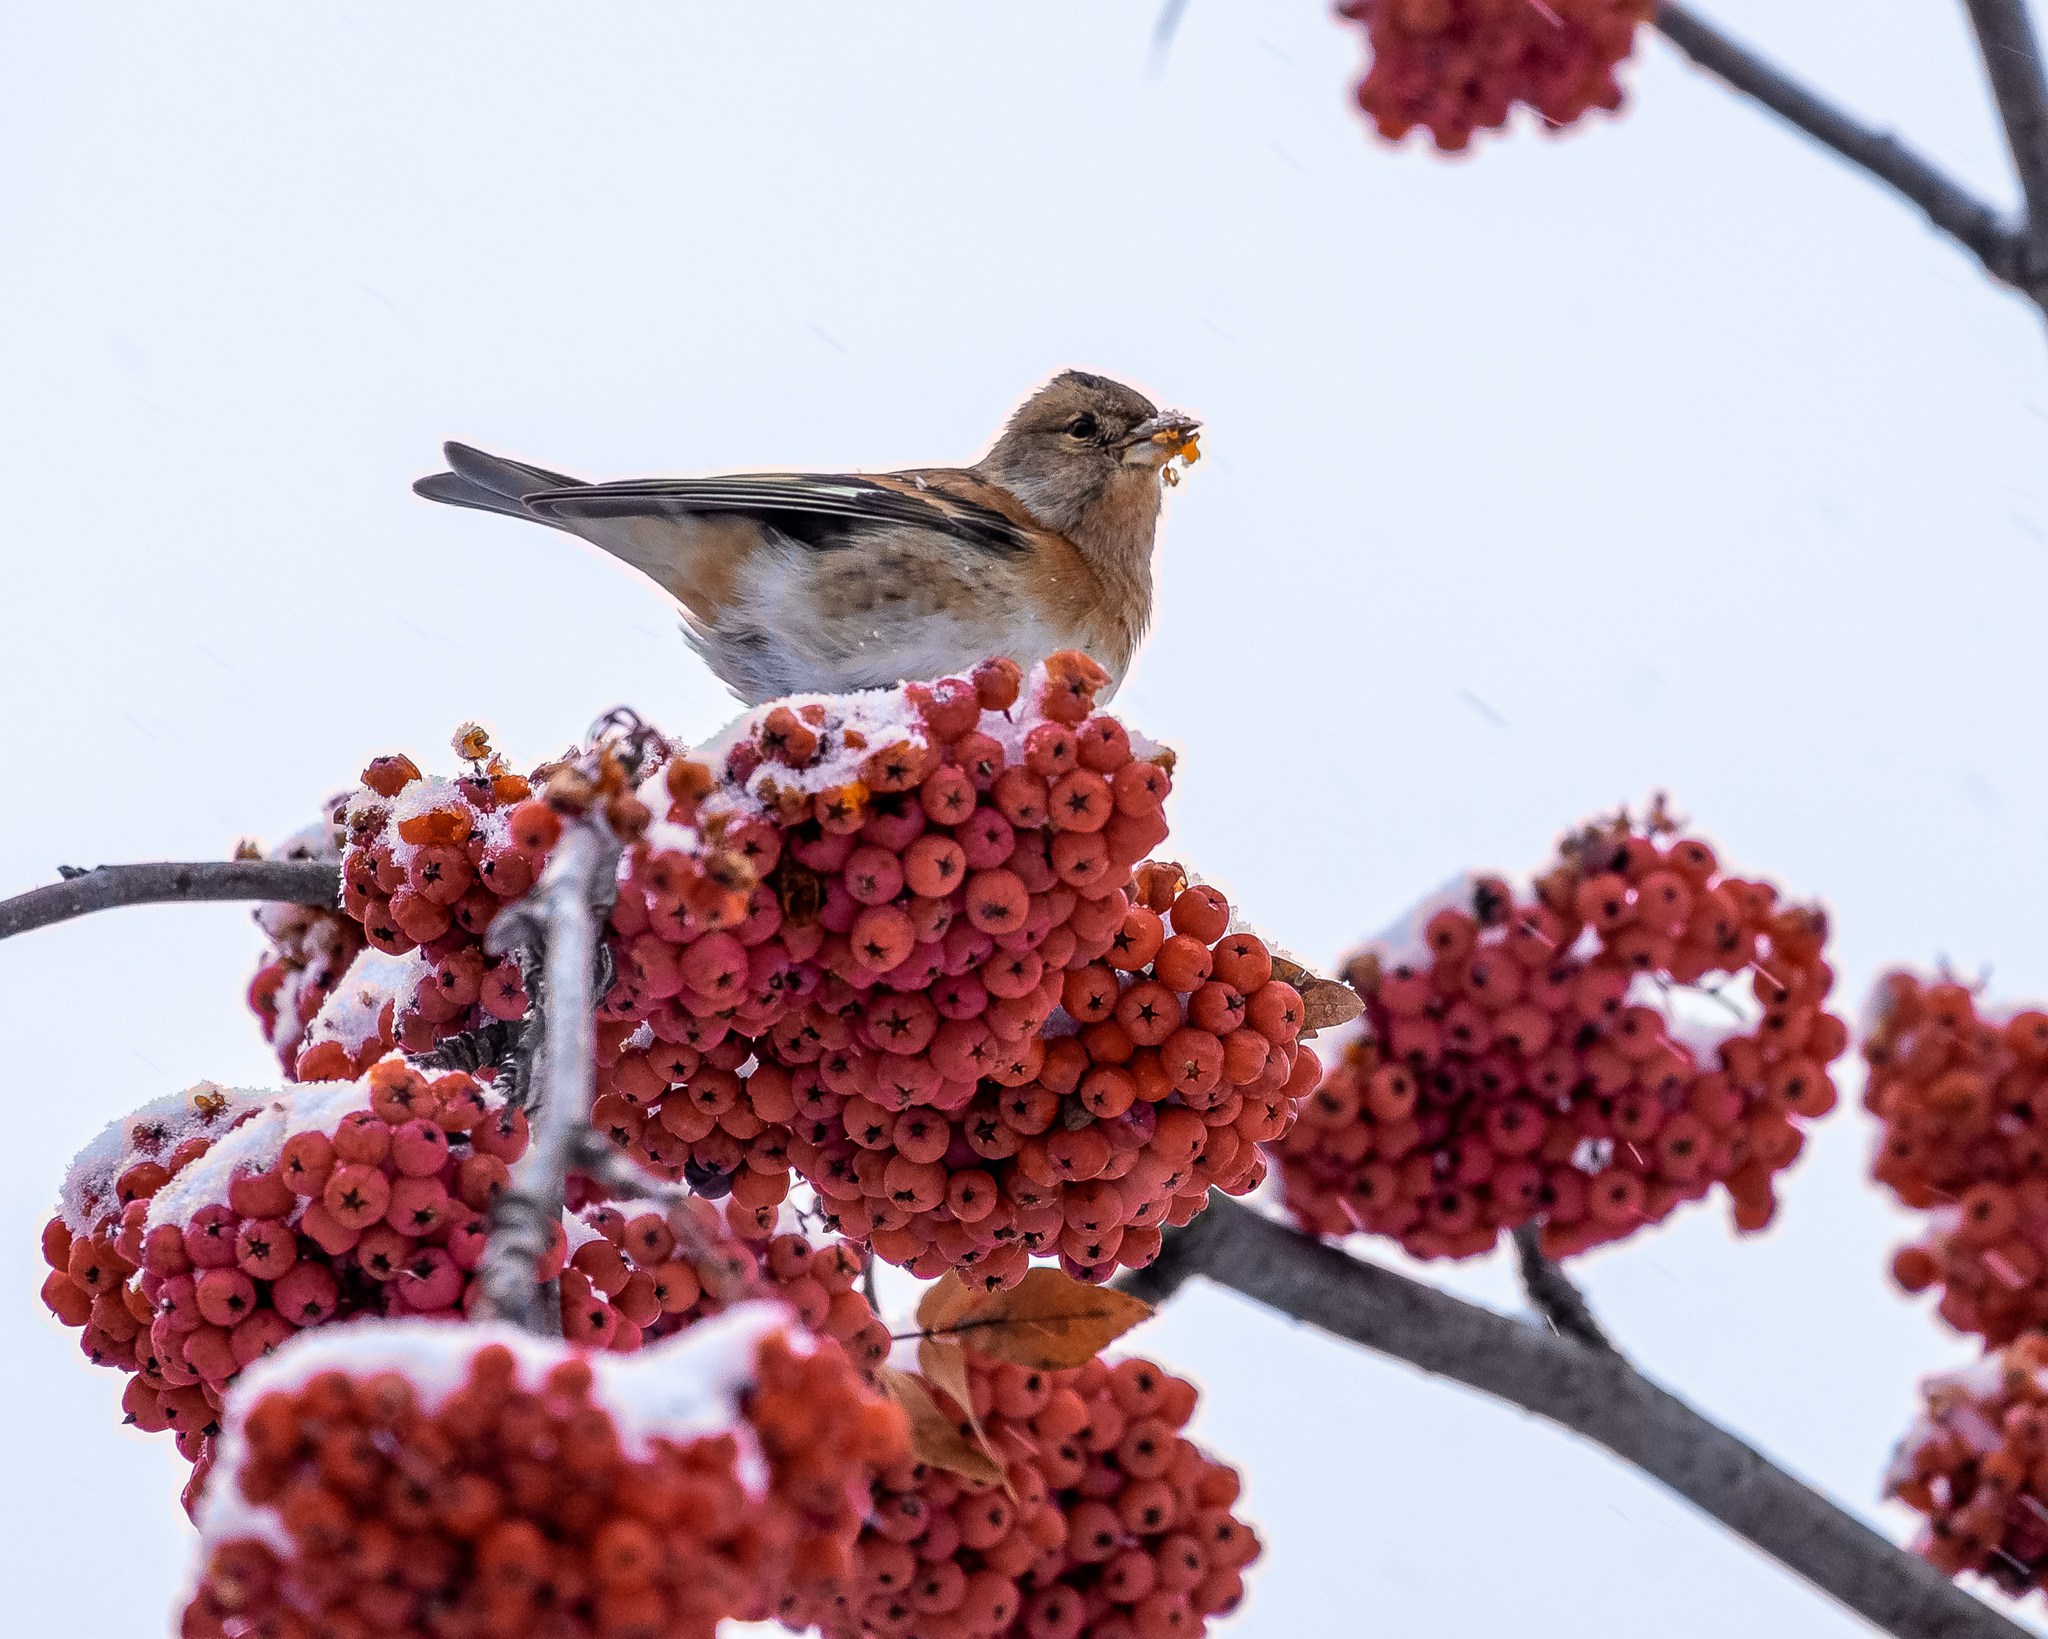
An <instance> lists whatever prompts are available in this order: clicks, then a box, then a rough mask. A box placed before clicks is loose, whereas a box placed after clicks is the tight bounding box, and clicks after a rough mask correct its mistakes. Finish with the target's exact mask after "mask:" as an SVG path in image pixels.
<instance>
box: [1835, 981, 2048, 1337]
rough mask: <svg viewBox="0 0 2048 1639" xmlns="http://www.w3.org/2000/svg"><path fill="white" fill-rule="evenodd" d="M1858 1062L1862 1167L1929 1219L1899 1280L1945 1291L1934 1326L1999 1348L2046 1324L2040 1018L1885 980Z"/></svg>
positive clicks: (2046, 1050)
mask: <svg viewBox="0 0 2048 1639" xmlns="http://www.w3.org/2000/svg"><path fill="white" fill-rule="evenodd" d="M1863 1056H1864V1058H1865V1059H1867V1060H1868V1061H1869V1064H1870V1075H1869V1078H1868V1080H1867V1081H1866V1083H1865V1086H1864V1094H1863V1102H1864V1105H1865V1107H1866V1108H1867V1109H1869V1110H1870V1112H1871V1113H1872V1114H1873V1115H1875V1116H1876V1117H1877V1118H1878V1120H1879V1121H1880V1122H1881V1123H1883V1136H1882V1137H1881V1139H1880V1141H1879V1144H1878V1149H1877V1155H1876V1159H1875V1160H1874V1162H1873V1163H1872V1167H1871V1171H1872V1173H1873V1175H1874V1176H1875V1177H1876V1179H1877V1181H1878V1182H1879V1183H1881V1184H1884V1185H1886V1186H1888V1187H1889V1188H1890V1189H1891V1190H1892V1192H1893V1193H1894V1194H1896V1195H1897V1196H1898V1198H1899V1200H1900V1201H1901V1202H1903V1203H1904V1204H1905V1205H1907V1206H1909V1207H1915V1208H1920V1209H1923V1210H1930V1216H1931V1222H1930V1227H1929V1230H1928V1233H1927V1235H1926V1237H1925V1238H1924V1239H1923V1240H1922V1241H1921V1242H1920V1243H1919V1244H1918V1245H1915V1246H1909V1247H1906V1248H1905V1249H1903V1250H1902V1251H1901V1252H1899V1254H1898V1255H1897V1256H1896V1257H1895V1258H1894V1259H1893V1260H1892V1274H1893V1276H1894V1278H1896V1279H1897V1281H1898V1282H1899V1284H1900V1285H1901V1286H1903V1287H1904V1288H1905V1289H1906V1290H1907V1291H1909V1292H1920V1291H1924V1290H1926V1289H1927V1288H1928V1287H1930V1286H1939V1287H1941V1288H1942V1295H1941V1302H1940V1306H1939V1312H1940V1314H1941V1317H1942V1319H1944V1320H1945V1321H1947V1322H1948V1323H1949V1324H1950V1325H1951V1326H1953V1327H1955V1329H1956V1330H1957V1331H1959V1332H1974V1333H1978V1334H1980V1335H1982V1336H1983V1337H1984V1338H1985V1339H1986V1340H1987V1341H1988V1342H1990V1343H1991V1344H1992V1345H1993V1346H1994V1347H1995V1346H1997V1345H2000V1344H2004V1343H2008V1342H2010V1341H2012V1339H2014V1338H2015V1337H2018V1336H2019V1335H2020V1334H2021V1333H2022V1332H2026V1331H2030V1330H2032V1329H2034V1328H2036V1327H2040V1326H2043V1325H2048V1013H2044V1012H2040V1011H2037V1010H2028V1011H2025V1012H2016V1013H2013V1014H2011V1015H2010V1016H2008V1017H2004V1018H1998V1017H1987V1016H1986V1015H1985V1014H1983V1013H1982V1012H1980V1011H1979V1009H1978V1006H1977V1001H1976V998H1975V997H1974V996H1973V995H1972V994H1971V992H1970V990H1969V989H1968V988H1967V987H1966V986H1963V985H1960V984H1957V983H1955V982H1953V981H1952V980H1940V981H1937V982H1935V983H1926V982H1923V981H1922V980H1920V979H1917V978H1915V977H1914V976H1913V975H1912V974H1909V973H1893V974H1889V975H1887V976H1886V977H1885V978H1884V979H1883V980H1882V981H1881V982H1880V984H1879V985H1878V988H1877V994H1876V997H1875V999H1874V1003H1873V1006H1872V1008H1871V1024H1870V1029H1869V1032H1868V1034H1867V1036H1866V1038H1865V1041H1864V1044H1863Z"/></svg>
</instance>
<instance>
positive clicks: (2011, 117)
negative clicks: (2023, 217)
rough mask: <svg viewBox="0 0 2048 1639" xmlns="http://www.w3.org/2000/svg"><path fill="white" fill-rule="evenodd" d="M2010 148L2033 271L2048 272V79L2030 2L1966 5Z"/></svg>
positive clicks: (1989, 0) (1994, 0) (1986, 0)
mask: <svg viewBox="0 0 2048 1639" xmlns="http://www.w3.org/2000/svg"><path fill="white" fill-rule="evenodd" d="M1964 4H1965V5H1966V6H1967V7H1968V8H1969V12H1970V26H1971V27H1972V28H1973V29H1975V30H1976V34H1977V49H1978V50H1979V51H1980V52H1981V53H1983V57H1984V73H1985V76H1986V78H1988V79H1989V80H1990V81H1991V95H1992V96H1993V97H1994V98H1995V99H1996V100H1997V103H1998V117H1999V120H2000V122H2001V123H2002V124H2003V125H2004V126H2005V143H2006V147H2007V148H2008V149H2010V150H2011V152H2012V166H2013V169H2014V170H2015V171H2016V172H2018V173H2019V179H2020V187H2021V188H2022V189H2023V190H2024V191H2025V193H2026V196H2027V234H2026V237H2027V240H2028V247H2027V248H2028V252H2029V254H2028V257H2027V261H2028V264H2029V267H2030V269H2032V270H2041V269H2044V268H2048V78H2043V76H2042V72H2041V47H2040V43H2039V42H2038V41H2037V40H2036V39H2035V37H2034V23H2033V19H2032V18H2031V17H2029V16H2028V15H2027V6H2026V0H1964Z"/></svg>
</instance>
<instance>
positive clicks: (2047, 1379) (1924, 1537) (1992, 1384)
mask: <svg viewBox="0 0 2048 1639" xmlns="http://www.w3.org/2000/svg"><path fill="white" fill-rule="evenodd" d="M1920 1394H1921V1400H1922V1403H1923V1406H1924V1408H1925V1409H1924V1410H1923V1412H1922V1414H1921V1417H1920V1419H1919V1421H1917V1422H1916V1423H1915V1424H1914V1425H1913V1427H1912V1428H1911V1429H1909V1430H1908V1431H1907V1433H1906V1436H1905V1438H1904V1439H1902V1440H1901V1441H1900V1442H1899V1444H1898V1448H1897V1450H1896V1451H1895V1452H1894V1453H1893V1455H1892V1461H1891V1467H1890V1469H1889V1471H1888V1472H1887V1473H1886V1475H1885V1483H1884V1490H1885V1495H1886V1496H1887V1497H1895V1498H1897V1499H1898V1500H1899V1501H1900V1502H1903V1503H1905V1504H1906V1506H1907V1507H1909V1508H1911V1509H1913V1510H1914V1511H1915V1512H1917V1513H1919V1514H1922V1515H1924V1516H1925V1517H1926V1520H1927V1523H1926V1525H1925V1527H1924V1528H1923V1529H1922V1530H1921V1532H1920V1535H1919V1537H1918V1538H1917V1539H1916V1540H1915V1542H1914V1544H1913V1547H1914V1551H1915V1552H1917V1553H1919V1554H1920V1555H1921V1556H1922V1557H1923V1558H1925V1559H1926V1560H1927V1561H1928V1562H1929V1563H1930V1564H1932V1565H1933V1566H1935V1568H1936V1569H1938V1570H1940V1571H1941V1572H1943V1573H1944V1574H1945V1575H1948V1576H1960V1575H1962V1574H1963V1573H1964V1572H1966V1571H1969V1572H1975V1573H1976V1574H1977V1575H1980V1576H1983V1577H1986V1578H1988V1579H1989V1580H1990V1581H1992V1582H1994V1583H1995V1584H1997V1586H1998V1587H1999V1589H2000V1590H2001V1591H2002V1592H2004V1593H2005V1594H2007V1595H2008V1596H2009V1597H2011V1598H2015V1599H2017V1598H2018V1597H2019V1596H2020V1595H2022V1594H2024V1593H2026V1592H2028V1591H2029V1590H2030V1589H2035V1588H2040V1587H2042V1586H2044V1580H2043V1578H2044V1574H2048V1336H2043V1335H2042V1334H2041V1333H2039V1332H2030V1333H2028V1334H2027V1335H2025V1336H2023V1337H2021V1338H2020V1339H2019V1340H2018V1341H2017V1342H2015V1343H2014V1344H2013V1345H2012V1346H2011V1347H2010V1348H2008V1349H2006V1350H2004V1351H2003V1352H2002V1353H1999V1354H1994V1355H1989V1356H1987V1357H1986V1358H1985V1359H1983V1360H1981V1361H1979V1362H1978V1363H1977V1364H1976V1365H1974V1366H1970V1367H1968V1368H1966V1369H1964V1370H1962V1371H1958V1372H1944V1373H1942V1374H1940V1375H1938V1376H1934V1377H1929V1378H1926V1379H1924V1380H1923V1381H1922V1383H1921V1385H1920Z"/></svg>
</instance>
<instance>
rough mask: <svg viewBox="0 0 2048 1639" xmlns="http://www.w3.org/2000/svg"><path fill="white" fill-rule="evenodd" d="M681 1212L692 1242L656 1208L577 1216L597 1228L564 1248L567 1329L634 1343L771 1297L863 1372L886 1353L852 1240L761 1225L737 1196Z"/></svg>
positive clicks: (616, 1343) (575, 1334)
mask: <svg viewBox="0 0 2048 1639" xmlns="http://www.w3.org/2000/svg"><path fill="white" fill-rule="evenodd" d="M684 1211H685V1212H686V1214H687V1222H686V1224H685V1232H686V1236H687V1239H688V1242H689V1244H685V1243H684V1241H683V1240H679V1239H678V1237H677V1234H676V1230H675V1227H674V1225H673V1223H672V1222H671V1220H670V1219H669V1218H667V1217H664V1216H663V1215H662V1214H660V1213H658V1212H640V1213H637V1214H629V1213H628V1212H626V1211H622V1210H621V1209H620V1208H618V1207H616V1206H612V1205H608V1204H606V1205H598V1206H593V1207H590V1208H588V1209H587V1210H586V1211H585V1212H584V1213H583V1215H582V1217H581V1218H580V1219H579V1220H578V1223H579V1224H580V1225H582V1226H585V1228H587V1230H594V1231H595V1232H596V1233H595V1235H594V1236H593V1237H592V1238H590V1239H586V1240H583V1241H582V1243H581V1244H580V1245H578V1246H577V1247H576V1249H575V1250H574V1251H573V1252H571V1253H570V1255H569V1267H568V1268H567V1269H565V1270H563V1271H562V1334H563V1336H564V1337H566V1338H568V1340H569V1341H570V1342H572V1343H580V1344H583V1345H584V1346H585V1347H598V1346H600V1345H601V1346H605V1347H609V1348H614V1349H622V1350H631V1349H634V1348H638V1347H639V1346H640V1345H641V1344H642V1343H643V1342H653V1341H654V1340H656V1339H659V1338H664V1337H670V1336H673V1335H674V1334H675V1333H677V1332H680V1331H684V1330H686V1329H688V1328H689V1327H691V1326H694V1325H695V1324H697V1322H698V1321H700V1320H704V1319H706V1318H708V1317H710V1316H712V1315H716V1314H719V1313H721V1312H723V1311H724V1310H725V1309H726V1308H727V1307H728V1306H730V1305H731V1304H734V1303H737V1302H740V1301H742V1300H744V1299H749V1298H763V1297H769V1298H775V1299H778V1300H780V1301H781V1302H783V1303H785V1304H787V1305H788V1306H789V1307H790V1308H791V1309H793V1310H794V1311H795V1312H796V1318H797V1320H798V1321H799V1322H800V1323H801V1324H802V1325H803V1326H804V1328H805V1329H806V1330H808V1331H812V1332H816V1333H817V1334H818V1335H819V1336H821V1337H829V1338H832V1339H833V1340H834V1341H835V1342H837V1343H839V1344H840V1345H841V1346H842V1347H843V1348H844V1349H845V1350H846V1352H847V1355H848V1356H849V1357H850V1358H851V1359H852V1360H853V1361H854V1363H855V1365H856V1366H858V1367H859V1368H860V1369H861V1370H862V1371H864V1372H872V1371H874V1370H875V1369H876V1368H877V1367H878V1366H880V1365H881V1363H882V1362H883V1361H884V1360H885V1359H887V1358H888V1354H889V1329H888V1328H887V1327H886V1326H884V1325H883V1324H882V1323H881V1322H880V1321H879V1320H877V1319H876V1318H875V1313H874V1311H873V1310H872V1309H870V1308H869V1307H868V1302H867V1299H866V1298H864V1297H863V1296H861V1294H860V1292H859V1290H858V1289H857V1288H858V1283H859V1280H860V1276H861V1270H862V1267H863V1266H862V1258H861V1249H860V1248H859V1247H858V1246H855V1245H853V1244H851V1243H850V1242H846V1241H834V1242H831V1243H829V1244H826V1245H822V1246H815V1247H814V1246H813V1245H812V1244H811V1242H810V1240H809V1239H808V1238H807V1237H805V1236H804V1235H803V1234H801V1233H798V1232H797V1231H796V1230H794V1229H790V1228H783V1229H781V1231H780V1233H776V1232H773V1230H771V1231H770V1232H769V1233H766V1234H764V1233H763V1232H762V1227H761V1225H760V1224H759V1222H758V1220H757V1219H756V1217H755V1215H754V1214H753V1213H752V1212H751V1211H749V1210H748V1209H746V1208H743V1207H741V1206H739V1205H738V1203H737V1202H728V1203H727V1205H726V1216H725V1217H724V1218H722V1217H721V1216H720V1214H719V1210H718V1208H717V1207H716V1206H714V1205H713V1204H712V1203H711V1202H709V1201H704V1200H696V1201H691V1202H689V1203H688V1204H687V1206H686V1207H685V1208H684ZM728 1219H729V1220H730V1224H728V1222H727V1220H728ZM777 1227H778V1228H779V1227H780V1226H779V1224H778V1225H777ZM582 1232H583V1231H582V1230H579V1233H582Z"/></svg>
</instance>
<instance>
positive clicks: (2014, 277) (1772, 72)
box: [1656, 0, 2048, 305]
mask: <svg viewBox="0 0 2048 1639" xmlns="http://www.w3.org/2000/svg"><path fill="white" fill-rule="evenodd" d="M1970 4H1971V6H1972V9H1973V10H1978V9H1984V10H2001V11H2003V10H2012V11H2018V10H2019V9H2020V6H2021V0H1970ZM2022 15H2024V14H2022ZM1656 28H1657V30H1658V32H1659V33H1661V34H1662V35H1663V36H1664V37H1665V38H1666V39H1667V40H1669V41H1670V42H1671V43H1672V44H1673V45H1674V46H1676V47H1677V48H1678V49H1679V50H1680V51H1682V52H1683V53H1684V54H1685V55H1686V56H1687V57H1689V58H1691V59H1692V61H1693V62H1694V63H1695V64H1697V65H1698V66H1699V67H1701V68H1703V69H1705V70H1706V71H1707V72H1708V73H1709V74H1712V75H1714V76H1715V77H1716V78H1718V79H1720V80H1723V81H1725V82H1726V83H1727V84H1728V85H1729V86H1730V87H1731V88H1733V89H1734V90H1736V91H1740V92H1741V93H1743V94H1744V95H1745V96H1748V97H1753V98H1755V99H1756V101H1758V102H1760V103H1762V104H1763V105H1764V106H1765V107H1766V108H1768V109H1770V110H1771V112H1772V113H1774V114H1777V115H1778V116H1779V117H1780V118H1782V119H1784V120H1787V121H1789V122H1790V123H1791V124H1793V125H1796V126H1797V127H1798V128H1799V129H1800V130H1802V131H1804V132H1805V133H1806V134H1807V135H1808V136H1810V137H1812V138H1814V139H1815V140H1816V141H1818V142H1821V143H1823V144H1825V145H1826V146H1827V147H1829V148H1832V149H1833V150H1834V151H1835V152H1836V153H1837V154H1839V155H1841V156H1842V158H1844V159H1846V160H1848V161H1849V163H1850V164H1852V165H1856V166H1859V167H1861V168H1862V169H1863V170H1865V171H1867V172H1869V173H1870V175H1872V176H1874V177H1876V178H1877V180H1878V181H1880V182H1882V183H1885V184H1886V185H1887V186H1889V187H1891V188H1892V189H1894V190H1896V191H1897V192H1898V193H1900V194H1903V195H1904V196H1905V197H1906V198H1907V199H1908V200H1910V201H1911V202H1912V203H1913V204H1915V205H1918V206H1919V207H1920V209H1922V210H1923V211H1925V212H1926V213H1927V218H1928V220H1929V221H1931V222H1932V223H1933V224H1934V225H1935V226H1936V227H1937V228H1939V229H1941V231H1942V232H1943V233H1946V234H1948V235H1949V236H1950V237H1951V238H1952V239H1954V240H1955V241H1956V242H1957V243H1958V244H1960V245H1961V246H1962V247H1963V248H1964V249H1965V250H1967V251H1969V252H1970V254H1971V255H1973V256H1975V257H1976V258H1977V260H1978V261H1979V262H1981V263H1983V265H1984V270H1985V271H1986V272H1987V273H1989V274H1990V275H1991V277H1992V278H1994V279H1996V280H1998V281H1999V282H2000V283H2001V284H2007V285H2011V286H2012V287H2013V288H2014V289H2016V290H2019V291H2021V292H2023V293H2024V294H2025V295H2027V296H2028V297H2030V298H2031V299H2032V300H2033V301H2034V302H2035V303H2036V304H2037V305H2038V304H2041V303H2043V302H2044V301H2048V265H2043V264H2042V263H2041V262H2040V261H2037V260H2036V259H2034V258H2031V257H2029V256H2028V254H2027V244H2026V240H2025V238H2024V237H2023V236H2022V235H2021V234H2020V233H2019V232H2017V231H2015V229H2014V228H2013V227H2012V226H2011V225H2010V224H2009V223H2008V222H2006V220H2005V219H2004V218H2003V217H2002V216H2001V215H2000V214H1999V213H1998V212H1997V211H1995V210H1993V209H1992V208H1991V207H1990V206H1989V205H1987V204H1985V203H1984V202H1983V201H1982V200H1980V199H1978V198H1977V197H1976V196H1975V195H1973V194H1971V193H1970V192H1969V191H1968V190H1967V189H1965V188H1963V187H1962V186H1960V185H1959V184H1957V183H1955V182H1953V181H1951V180H1950V179H1949V178H1948V177H1946V176H1944V175H1943V174H1942V173H1941V172H1940V171H1938V170H1936V169H1935V168H1934V167H1933V166H1932V165H1930V164H1929V163H1928V162H1927V161H1926V160H1924V159H1922V158H1921V157H1920V156H1919V155H1918V154H1916V153H1914V152H1913V151H1912V150H1911V149H1910V148H1908V147H1907V146H1906V145H1905V144H1904V143H1902V142H1900V141H1899V139H1898V138H1897V137H1895V136H1893V135H1891V134H1890V133H1889V132H1885V131H1873V130H1871V129H1870V127H1868V126H1867V125H1863V124H1861V123H1859V122H1858V121H1856V120H1854V119H1851V118H1850V117H1849V116H1848V115H1847V114H1845V113H1843V112H1842V111H1841V110H1840V109H1839V108H1836V107H1835V106H1834V105H1833V104H1831V103H1828V102H1826V101H1824V100H1823V99H1821V98H1820V97H1818V96H1816V95H1814V93H1813V92H1811V91H1809V90H1807V89H1806V88H1805V87H1804V86H1802V85H1800V84H1799V83H1798V82H1796V81H1795V80H1793V79H1791V78H1790V77H1789V76H1788V75H1786V74H1784V73H1783V72H1781V71H1780V70H1779V69H1777V68H1775V67H1773V66H1772V65H1771V64H1770V63H1767V62H1765V61H1764V60H1763V58H1761V57H1759V56H1757V55H1756V54H1755V53H1754V52H1752V51H1750V50H1748V49H1747V48H1746V47H1743V46H1740V45H1737V44H1736V43H1735V42H1734V41H1733V40H1731V39H1729V38H1728V37H1727V36H1726V35H1725V34H1722V33H1720V32H1719V31H1718V30H1717V29H1715V28H1714V27H1713V26H1712V25H1711V24H1709V23H1707V22H1706V21H1704V20H1703V19H1701V18H1700V17H1699V16H1697V15H1696V14H1695V13H1694V12H1692V11H1691V10H1690V9H1689V8H1688V7H1686V6H1683V5H1679V4H1677V3H1676V0H1664V4H1663V5H1662V6H1661V7H1660V8H1659V10H1658V13H1657V21H1656ZM1985 55H1986V57H1987V59H1988V58H1989V57H1990V55H1991V50H1990V48H1989V47H1988V46H1987V47H1986V50H1985ZM2035 74H2036V78H2037V80H2038V70H2037V69H2036V70H2035ZM2037 208H2038V207H2037ZM2037 269H2038V271H2036V270H2037Z"/></svg>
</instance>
